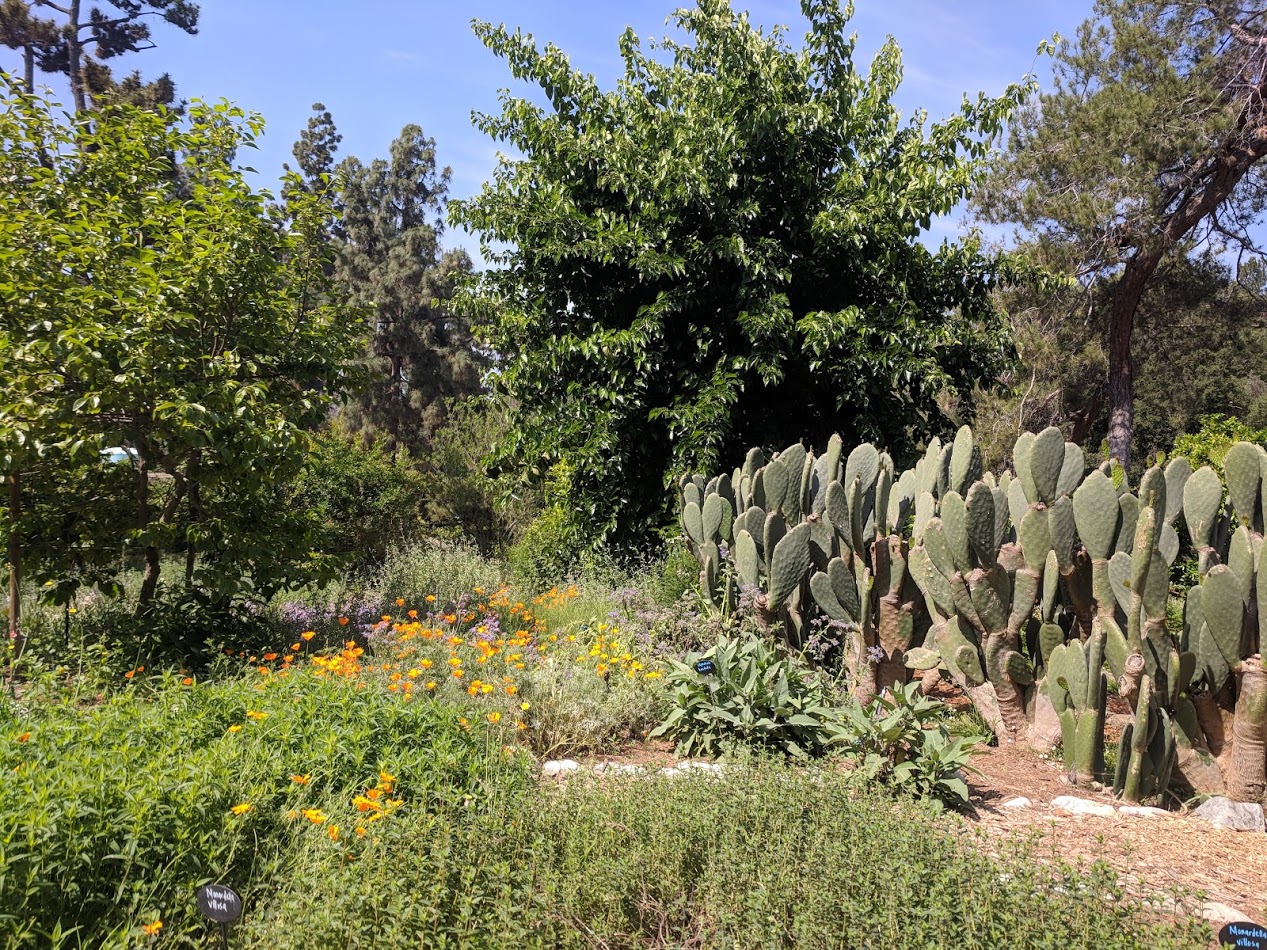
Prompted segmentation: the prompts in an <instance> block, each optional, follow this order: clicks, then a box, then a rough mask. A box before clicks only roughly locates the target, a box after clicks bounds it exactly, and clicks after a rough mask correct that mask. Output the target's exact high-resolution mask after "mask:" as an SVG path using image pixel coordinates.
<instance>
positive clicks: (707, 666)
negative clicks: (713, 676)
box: [695, 660, 717, 676]
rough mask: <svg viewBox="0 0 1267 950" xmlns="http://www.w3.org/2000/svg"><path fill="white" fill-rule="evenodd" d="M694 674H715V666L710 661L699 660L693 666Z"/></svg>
mask: <svg viewBox="0 0 1267 950" xmlns="http://www.w3.org/2000/svg"><path fill="white" fill-rule="evenodd" d="M695 672H696V673H698V674H699V675H700V676H707V675H708V674H709V673H716V672H717V664H716V663H714V662H713V661H712V660H699V661H697V662H696V664H695Z"/></svg>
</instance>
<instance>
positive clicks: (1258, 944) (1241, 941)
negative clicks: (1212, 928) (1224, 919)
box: [1219, 921, 1267, 950]
mask: <svg viewBox="0 0 1267 950" xmlns="http://www.w3.org/2000/svg"><path fill="white" fill-rule="evenodd" d="M1219 946H1220V947H1237V948H1241V947H1244V948H1247V950H1267V927H1260V926H1258V924H1251V923H1250V922H1249V921H1243V922H1241V923H1236V924H1228V925H1227V926H1225V927H1224V928H1223V929H1222V930H1220V931H1219Z"/></svg>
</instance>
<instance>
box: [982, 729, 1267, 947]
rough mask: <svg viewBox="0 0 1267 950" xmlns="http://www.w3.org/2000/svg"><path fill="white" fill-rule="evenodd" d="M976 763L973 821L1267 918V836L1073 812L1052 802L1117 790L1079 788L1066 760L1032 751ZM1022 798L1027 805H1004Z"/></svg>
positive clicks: (1134, 880)
mask: <svg viewBox="0 0 1267 950" xmlns="http://www.w3.org/2000/svg"><path fill="white" fill-rule="evenodd" d="M973 764H974V765H975V766H976V767H977V768H978V769H980V770H981V772H982V774H981V775H977V776H972V778H971V779H970V783H969V784H970V785H971V788H972V806H973V810H972V812H971V813H970V814H969V816H968V817H969V820H970V821H972V822H974V823H975V824H977V825H978V826H979V827H980V828H981V829H983V830H984V831H985V832H986V833H987V834H990V835H1008V836H1014V837H1018V838H1020V837H1025V836H1027V835H1031V834H1033V833H1034V832H1041V834H1042V838H1041V840H1040V842H1039V845H1038V847H1039V850H1040V852H1041V851H1044V850H1045V851H1047V852H1048V853H1049V854H1051V855H1052V856H1053V857H1059V858H1061V859H1064V860H1066V861H1069V862H1070V863H1077V862H1083V863H1087V864H1089V863H1091V862H1092V861H1096V860H1102V861H1105V862H1106V863H1108V864H1109V865H1111V866H1112V867H1113V868H1114V869H1115V870H1117V871H1118V872H1119V874H1121V875H1122V878H1123V880H1124V882H1125V883H1126V884H1127V885H1128V886H1129V887H1130V888H1131V889H1132V890H1133V891H1135V892H1137V893H1145V894H1166V893H1168V892H1170V891H1171V890H1173V889H1174V888H1177V887H1181V888H1184V889H1185V890H1188V891H1193V892H1198V891H1199V892H1204V894H1205V900H1207V901H1213V902H1217V903H1220V904H1226V905H1228V906H1229V907H1231V908H1235V909H1236V910H1237V911H1239V912H1240V913H1241V915H1242V918H1241V919H1246V920H1253V921H1257V922H1259V923H1263V922H1267V835H1264V834H1254V833H1251V832H1236V831H1226V830H1223V829H1219V828H1215V827H1213V826H1211V825H1209V824H1207V823H1206V822H1204V821H1201V820H1200V819H1197V818H1192V817H1189V816H1186V815H1184V814H1182V813H1179V812H1175V813H1173V814H1172V815H1170V816H1167V817H1164V818H1141V817H1127V816H1124V815H1121V814H1117V815H1115V816H1114V817H1112V818H1099V817H1094V816H1069V815H1065V814H1061V813H1060V812H1058V811H1056V810H1055V809H1054V808H1052V807H1051V801H1052V800H1053V799H1055V798H1057V797H1059V796H1061V795H1076V796H1077V797H1079V798H1086V799H1090V800H1092V801H1096V802H1102V803H1104V804H1108V805H1116V804H1120V803H1118V802H1117V801H1116V800H1115V799H1114V798H1113V796H1112V795H1110V794H1107V793H1104V792H1099V793H1097V792H1093V791H1091V790H1090V789H1080V788H1079V789H1075V788H1071V787H1069V786H1068V785H1067V784H1065V783H1064V781H1063V780H1062V775H1061V771H1062V769H1061V766H1060V764H1059V762H1051V761H1045V760H1043V759H1041V758H1039V757H1038V756H1036V755H1035V754H1033V753H1032V752H1027V751H1022V750H1007V749H987V750H985V751H984V752H983V753H981V754H980V755H978V756H977V757H976V758H975V759H974V760H973ZM1016 797H1024V798H1028V799H1029V800H1030V802H1031V804H1030V805H1029V806H1028V807H1025V808H1004V807H1002V805H1003V803H1004V802H1005V801H1007V800H1009V799H1012V798H1016Z"/></svg>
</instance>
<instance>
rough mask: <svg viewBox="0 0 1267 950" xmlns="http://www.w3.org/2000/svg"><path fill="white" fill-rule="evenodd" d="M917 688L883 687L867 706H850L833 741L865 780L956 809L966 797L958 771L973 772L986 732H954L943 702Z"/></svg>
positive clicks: (960, 772)
mask: <svg viewBox="0 0 1267 950" xmlns="http://www.w3.org/2000/svg"><path fill="white" fill-rule="evenodd" d="M919 688H920V684H919V683H908V684H907V685H905V686H902V687H898V688H897V689H896V690H894V691H892V692H889V691H887V690H886V691H885V692H884V693H883V694H881V695H880V696H877V697H876V698H875V699H874V700H872V701H871V703H870V704H868V705H867V707H866V708H865V709H864V708H863V707H861V706H859V705H858V704H857V703H850V704H848V705H847V706H846V707H845V715H844V717H843V719H842V723H841V725H840V726H839V727H838V729H837V731H836V738H837V742H838V743H839V745H840V747H841V749H842V750H843V751H844V754H845V755H846V756H848V757H849V758H851V759H853V760H854V762H855V763H856V769H857V771H858V774H859V775H861V776H863V777H865V778H866V779H867V780H868V781H873V782H875V781H879V782H883V783H885V784H888V785H891V786H893V787H894V788H896V789H898V790H899V791H903V792H907V793H909V794H911V795H914V796H915V797H916V798H922V799H928V800H930V801H931V802H933V803H934V807H940V806H942V805H950V806H952V807H956V808H957V807H960V806H962V805H965V804H967V801H968V784H967V782H965V781H964V778H963V774H962V773H963V772H964V771H976V770H975V769H972V767H971V766H970V765H969V764H968V762H969V760H970V759H971V758H972V753H973V750H974V749H975V748H976V747H977V746H978V745H983V744H985V743H986V742H987V741H988V736H989V733H984V734H981V735H970V736H963V735H959V736H955V735H952V734H951V732H950V729H949V728H948V726H947V724H946V722H945V719H946V707H945V705H944V704H943V703H941V702H939V701H938V700H935V699H929V698H928V697H926V696H922V695H920V691H919Z"/></svg>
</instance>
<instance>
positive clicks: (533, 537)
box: [507, 462, 592, 588]
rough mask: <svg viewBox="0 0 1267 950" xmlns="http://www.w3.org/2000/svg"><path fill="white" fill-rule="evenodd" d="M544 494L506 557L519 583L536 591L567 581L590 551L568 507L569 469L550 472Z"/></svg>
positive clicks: (564, 465) (561, 466) (561, 467)
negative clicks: (538, 510)
mask: <svg viewBox="0 0 1267 950" xmlns="http://www.w3.org/2000/svg"><path fill="white" fill-rule="evenodd" d="M544 493H545V507H544V509H543V510H542V511H541V513H540V514H539V515H537V517H536V518H534V519H533V520H532V521H531V522H530V523H529V524H528V526H527V527H526V528H525V529H524V533H523V536H522V537H521V538H520V539H519V540H518V541H517V542H516V543H515V545H514V546H513V547H512V548H511V549H510V551H509V552H508V554H507V562H508V563H509V565H510V568H511V570H512V571H513V572H514V574H515V576H516V577H517V578H518V579H519V581H520V582H521V583H523V584H526V585H528V586H530V587H538V588H540V587H549V586H551V585H552V584H558V583H561V582H563V581H565V580H567V579H568V578H569V577H570V576H571V575H572V574H574V573H575V572H576V571H577V570H578V569H579V568H580V566H581V564H582V563H583V562H584V560H585V558H586V555H587V554H589V553H590V551H591V550H592V548H591V544H590V541H589V539H588V538H587V537H586V536H585V533H584V530H583V528H582V525H581V519H580V518H579V517H578V515H577V512H576V511H575V509H574V507H573V506H572V499H571V495H572V470H571V468H570V467H569V466H568V465H567V463H566V462H559V463H557V464H556V465H555V466H554V467H553V468H551V469H550V473H549V475H548V476H547V478H546V482H545V487H544Z"/></svg>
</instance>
